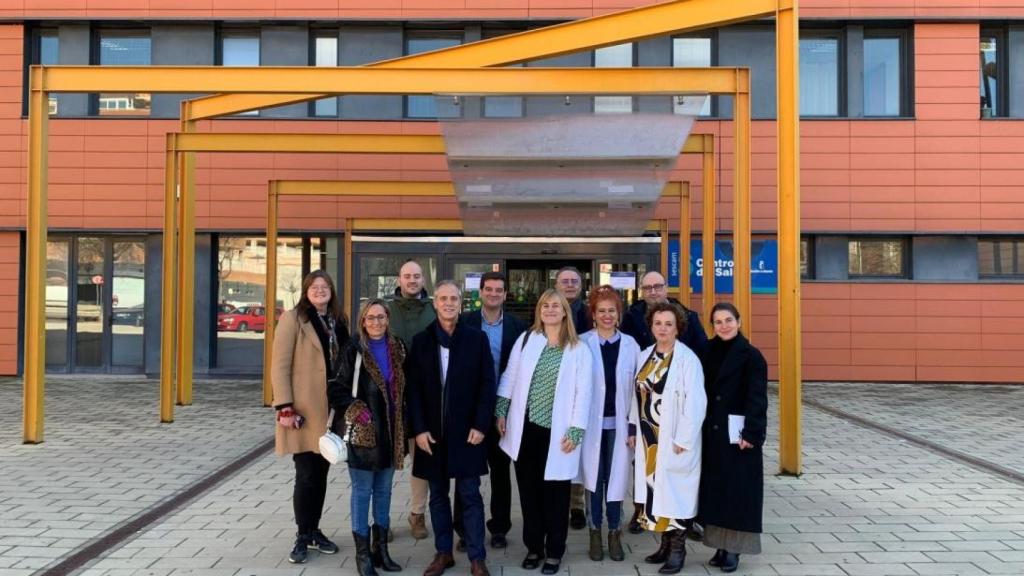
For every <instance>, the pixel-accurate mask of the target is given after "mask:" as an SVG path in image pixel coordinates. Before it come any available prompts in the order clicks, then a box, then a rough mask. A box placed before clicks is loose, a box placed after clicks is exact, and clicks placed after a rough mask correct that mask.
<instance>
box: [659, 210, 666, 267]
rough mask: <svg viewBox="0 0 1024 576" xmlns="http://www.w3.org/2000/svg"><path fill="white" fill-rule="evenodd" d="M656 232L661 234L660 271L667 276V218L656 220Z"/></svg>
mask: <svg viewBox="0 0 1024 576" xmlns="http://www.w3.org/2000/svg"><path fill="white" fill-rule="evenodd" d="M658 227H659V231H658V233H659V234H660V235H661V254H660V257H661V259H660V260H659V263H660V268H658V269H659V270H661V273H662V274H664V275H665V276H666V277H668V220H667V219H663V220H658Z"/></svg>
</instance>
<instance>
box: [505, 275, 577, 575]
mask: <svg viewBox="0 0 1024 576" xmlns="http://www.w3.org/2000/svg"><path fill="white" fill-rule="evenodd" d="M590 378H591V358H590V350H589V349H588V348H587V347H586V346H585V345H583V344H582V343H581V342H580V341H579V338H578V337H577V336H576V330H575V328H573V323H572V316H571V309H570V307H569V302H568V301H567V300H566V299H565V297H564V296H562V295H561V294H559V293H558V292H556V291H555V290H548V291H546V292H544V294H542V295H541V297H540V300H538V301H537V309H536V320H535V321H534V324H533V326H532V327H531V328H530V329H529V330H527V331H526V332H524V333H523V334H522V335H521V336H519V338H518V339H517V340H516V343H515V345H514V346H513V348H512V354H511V355H510V356H509V360H508V366H507V367H506V369H505V373H504V374H503V375H502V377H501V385H500V386H499V387H498V402H497V406H496V408H495V415H496V416H497V418H498V421H497V425H498V432H499V433H500V434H501V436H502V438H501V442H500V444H499V445H500V446H501V449H502V450H504V451H505V453H507V454H508V455H509V457H510V458H511V459H512V460H513V461H514V462H515V466H516V481H517V482H518V484H519V499H520V503H521V505H522V509H523V542H524V543H525V544H526V549H527V556H526V559H524V560H523V563H522V566H523V568H524V569H527V570H532V569H534V568H536V567H537V566H539V565H540V562H541V560H543V559H545V558H546V560H544V567H543V569H542V570H541V572H542V573H543V574H555V573H556V572H558V570H559V567H560V566H561V560H562V555H563V554H564V553H565V540H566V537H567V536H568V532H569V487H570V482H571V481H572V479H573V478H575V477H576V476H577V474H578V473H579V469H580V443H581V442H582V441H583V433H584V431H585V430H586V429H587V425H588V422H587V420H588V418H589V416H590Z"/></svg>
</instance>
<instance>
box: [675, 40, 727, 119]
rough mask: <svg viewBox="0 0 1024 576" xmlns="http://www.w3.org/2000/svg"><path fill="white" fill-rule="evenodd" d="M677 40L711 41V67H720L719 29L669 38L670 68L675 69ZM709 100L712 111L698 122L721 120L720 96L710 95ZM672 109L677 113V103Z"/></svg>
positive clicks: (700, 117)
mask: <svg viewBox="0 0 1024 576" xmlns="http://www.w3.org/2000/svg"><path fill="white" fill-rule="evenodd" d="M676 38H680V39H707V40H709V41H710V44H711V46H710V57H711V64H709V66H712V67H714V66H718V65H719V64H718V47H719V46H720V44H719V40H718V29H717V28H716V29H711V30H704V31H701V32H692V33H689V34H674V35H672V36H671V37H670V38H669V66H672V67H673V68H674V67H675V66H676V58H675V53H676V46H675V43H676ZM708 98H709V99H710V100H711V107H710V108H711V110H710V112H709V113H708V115H707V116H697V120H713V119H721V118H722V116H721V110H720V109H719V102H718V96H715V95H713V94H709V95H708ZM673 100H674V97H673ZM672 109H673V111H675V103H674V102H673V104H672Z"/></svg>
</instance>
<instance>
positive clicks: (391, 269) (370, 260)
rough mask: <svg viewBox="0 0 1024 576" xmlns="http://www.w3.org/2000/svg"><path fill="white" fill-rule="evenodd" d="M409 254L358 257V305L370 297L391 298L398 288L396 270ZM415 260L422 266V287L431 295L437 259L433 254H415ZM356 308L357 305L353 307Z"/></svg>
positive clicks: (436, 276)
mask: <svg viewBox="0 0 1024 576" xmlns="http://www.w3.org/2000/svg"><path fill="white" fill-rule="evenodd" d="M408 259H409V256H363V257H362V258H360V259H359V293H358V294H356V297H357V298H358V299H359V306H362V304H363V302H366V301H367V300H369V299H370V298H392V297H394V296H395V293H396V292H395V291H396V290H398V271H399V270H400V269H401V268H402V265H403V264H405V261H406V260H408ZM415 260H416V262H418V263H419V265H420V267H421V268H423V287H424V288H425V289H426V290H427V294H429V295H431V296H433V294H434V283H435V282H437V281H438V265H439V262H438V259H437V258H436V257H434V256H422V257H421V256H417V257H415ZM355 309H358V306H357V307H356V308H355Z"/></svg>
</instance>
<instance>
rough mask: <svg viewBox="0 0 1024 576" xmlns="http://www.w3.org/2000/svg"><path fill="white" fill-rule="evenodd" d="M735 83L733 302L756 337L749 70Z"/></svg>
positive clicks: (748, 331)
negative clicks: (752, 297)
mask: <svg viewBox="0 0 1024 576" xmlns="http://www.w3.org/2000/svg"><path fill="white" fill-rule="evenodd" d="M736 85H737V90H736V98H735V100H734V101H735V104H734V108H733V116H734V119H733V124H734V125H735V130H734V132H735V134H734V135H733V139H734V144H733V155H734V156H733V159H734V160H735V164H734V166H735V167H734V168H733V171H734V174H733V179H732V181H733V196H732V206H733V207H732V212H733V225H732V261H733V267H732V270H733V277H732V290H733V303H734V304H735V305H736V308H737V309H738V310H739V311H740V317H741V318H742V319H743V332H744V333H746V335H747V337H748V338H751V339H753V335H754V328H753V326H754V323H753V318H751V301H750V70H748V69H742V70H737V71H736ZM709 320H710V319H709Z"/></svg>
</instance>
